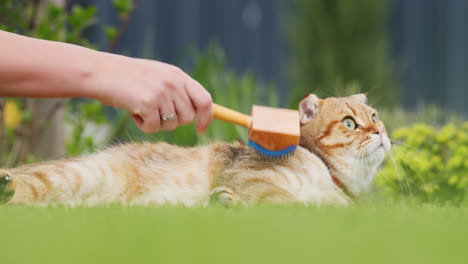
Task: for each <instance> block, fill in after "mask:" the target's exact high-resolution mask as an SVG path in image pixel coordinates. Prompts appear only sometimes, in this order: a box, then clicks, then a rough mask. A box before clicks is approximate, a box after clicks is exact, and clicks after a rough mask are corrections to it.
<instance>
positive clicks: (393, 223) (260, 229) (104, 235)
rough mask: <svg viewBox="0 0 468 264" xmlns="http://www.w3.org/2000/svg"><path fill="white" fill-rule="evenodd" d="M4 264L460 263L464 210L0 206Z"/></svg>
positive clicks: (466, 221)
mask: <svg viewBox="0 0 468 264" xmlns="http://www.w3.org/2000/svg"><path fill="white" fill-rule="evenodd" d="M0 226H1V227H2V229H1V230H0V263H466V261H467V259H468V251H467V248H468V247H467V246H468V245H467V243H466V242H467V241H468V208H467V207H461V208H456V207H435V206H426V207H421V206H388V207H386V206H382V205H379V206H376V205H366V206H363V205H360V206H352V207H349V208H305V207H274V206H268V207H254V208H231V209H229V208H218V207H210V208H194V209H187V208H121V207H117V206H115V207H110V208H103V207H100V208H74V209H70V208H34V207H0Z"/></svg>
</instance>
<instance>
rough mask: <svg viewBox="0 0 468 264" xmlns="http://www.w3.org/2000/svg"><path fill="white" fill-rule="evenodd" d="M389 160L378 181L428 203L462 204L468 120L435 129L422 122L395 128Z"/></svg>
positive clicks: (467, 179) (467, 186) (467, 172)
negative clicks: (394, 144) (393, 142)
mask: <svg viewBox="0 0 468 264" xmlns="http://www.w3.org/2000/svg"><path fill="white" fill-rule="evenodd" d="M392 138H393V139H394V140H396V143H397V145H396V146H394V150H393V151H392V153H393V154H392V156H391V157H390V162H387V164H386V165H385V167H384V168H383V169H382V173H381V175H379V176H378V178H377V184H378V185H379V186H380V187H381V189H382V190H384V191H385V192H386V193H390V194H395V195H398V196H412V197H416V198H418V199H421V200H422V201H425V202H440V203H445V202H450V203H460V202H461V201H463V199H464V195H465V194H466V192H467V191H468V122H464V123H458V124H454V123H450V124H447V125H445V126H444V127H442V128H441V129H440V130H436V129H434V128H433V127H431V126H428V125H426V124H423V123H417V124H414V125H413V126H411V127H408V128H401V129H397V130H395V132H393V134H392Z"/></svg>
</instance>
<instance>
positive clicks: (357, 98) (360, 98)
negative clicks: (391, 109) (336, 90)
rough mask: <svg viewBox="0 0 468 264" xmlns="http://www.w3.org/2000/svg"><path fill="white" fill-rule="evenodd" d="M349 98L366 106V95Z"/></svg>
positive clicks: (361, 94)
mask: <svg viewBox="0 0 468 264" xmlns="http://www.w3.org/2000/svg"><path fill="white" fill-rule="evenodd" d="M351 98H354V99H356V100H358V101H359V102H361V103H363V104H367V93H360V94H355V95H351Z"/></svg>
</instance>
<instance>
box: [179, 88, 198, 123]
mask: <svg viewBox="0 0 468 264" xmlns="http://www.w3.org/2000/svg"><path fill="white" fill-rule="evenodd" d="M174 106H175V111H176V113H177V118H178V120H179V125H180V124H190V123H192V122H193V120H194V119H195V109H193V106H192V102H191V101H190V99H189V97H188V95H187V93H186V92H185V90H183V91H182V92H180V93H179V94H178V95H177V96H176V97H175V99H174Z"/></svg>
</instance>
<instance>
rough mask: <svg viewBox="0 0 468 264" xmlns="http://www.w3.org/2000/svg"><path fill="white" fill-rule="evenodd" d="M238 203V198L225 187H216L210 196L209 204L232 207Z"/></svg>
mask: <svg viewBox="0 0 468 264" xmlns="http://www.w3.org/2000/svg"><path fill="white" fill-rule="evenodd" d="M239 203H240V200H239V198H238V196H237V195H236V194H235V193H234V192H233V191H232V190H231V189H230V188H227V187H217V188H215V189H214V190H213V191H212V192H211V194H210V204H220V205H223V206H227V207H232V206H235V205H237V204H239Z"/></svg>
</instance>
